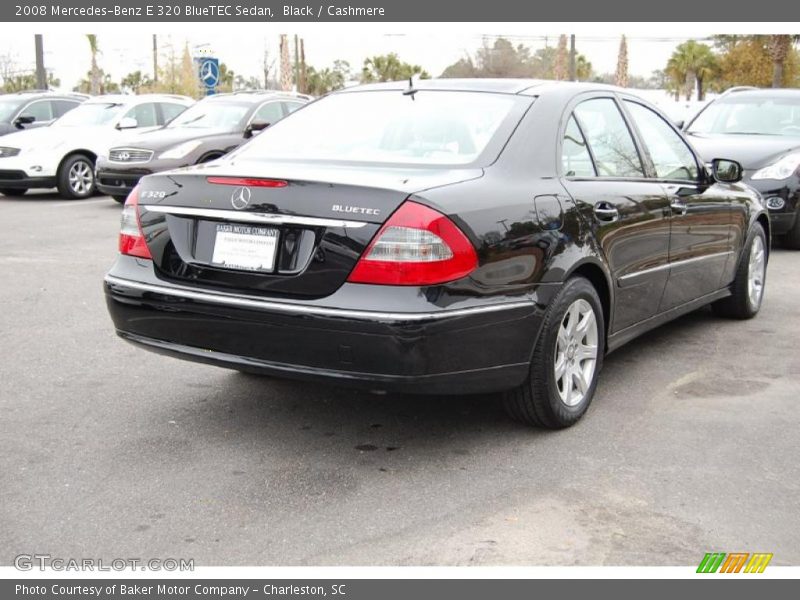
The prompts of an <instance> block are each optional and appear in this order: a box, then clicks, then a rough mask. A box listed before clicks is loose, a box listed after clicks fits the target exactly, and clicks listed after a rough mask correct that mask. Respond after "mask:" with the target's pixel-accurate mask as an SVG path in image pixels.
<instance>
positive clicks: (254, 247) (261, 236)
mask: <svg viewBox="0 0 800 600" xmlns="http://www.w3.org/2000/svg"><path fill="white" fill-rule="evenodd" d="M279 238H280V231H279V230H278V229H276V228H274V227H261V226H258V225H247V224H244V223H217V224H216V226H215V228H214V247H213V249H212V252H211V264H212V265H213V266H215V267H218V268H222V269H233V270H236V271H249V272H255V273H273V272H274V271H275V259H276V256H277V254H278V240H279Z"/></svg>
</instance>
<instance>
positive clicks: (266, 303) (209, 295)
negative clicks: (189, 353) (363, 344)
mask: <svg viewBox="0 0 800 600" xmlns="http://www.w3.org/2000/svg"><path fill="white" fill-rule="evenodd" d="M105 282H106V284H108V285H110V286H115V285H118V286H120V287H123V288H129V289H134V290H137V291H141V292H151V293H154V294H163V295H165V296H173V297H177V298H184V299H187V300H195V301H198V302H207V303H210V304H224V305H226V306H233V307H236V308H244V309H250V310H261V311H266V312H278V313H284V314H297V315H316V316H321V317H329V318H341V319H355V320H360V321H383V322H385V321H401V322H403V321H404V322H409V321H414V322H417V321H432V320H438V319H449V318H453V317H464V316H470V315H477V314H483V313H491V312H498V311H503V310H512V309H515V308H532V307H533V306H534V304H535V303H534V301H533V300H524V301H514V302H502V303H498V304H490V305H486V306H472V307H467V308H454V309H443V310H440V311H428V312H413V313H402V312H382V311H371V310H354V309H347V308H334V307H327V306H309V305H302V304H292V303H289V302H276V301H273V300H266V299H263V298H258V297H257V296H238V295H234V294H228V293H225V292H207V291H198V290H192V289H189V288H186V287H179V286H169V287H167V286H161V285H154V284H150V283H142V282H139V281H132V280H129V279H120V278H118V277H114V276H113V275H106V277H105Z"/></svg>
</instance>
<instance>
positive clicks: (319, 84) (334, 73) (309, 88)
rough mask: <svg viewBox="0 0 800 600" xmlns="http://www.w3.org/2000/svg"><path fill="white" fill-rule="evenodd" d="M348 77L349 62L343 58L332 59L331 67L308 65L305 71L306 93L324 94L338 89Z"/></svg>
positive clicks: (313, 94)
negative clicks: (320, 67)
mask: <svg viewBox="0 0 800 600" xmlns="http://www.w3.org/2000/svg"><path fill="white" fill-rule="evenodd" d="M349 78H350V63H348V62H347V61H345V60H337V61H334V63H333V67H332V68H327V67H326V68H324V69H319V70H317V69H315V68H314V67H308V69H307V72H306V89H305V93H306V94H311V95H312V96H324V95H325V94H328V93H330V92H332V91H334V90H340V89H342V88H343V87H344V84H345V83H346V82H347V80H348V79H349Z"/></svg>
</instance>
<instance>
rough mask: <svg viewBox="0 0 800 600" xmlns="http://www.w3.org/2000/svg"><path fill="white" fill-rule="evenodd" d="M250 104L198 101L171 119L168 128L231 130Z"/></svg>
mask: <svg viewBox="0 0 800 600" xmlns="http://www.w3.org/2000/svg"><path fill="white" fill-rule="evenodd" d="M251 106H252V105H250V104H242V103H233V102H230V103H228V102H225V103H223V102H215V101H212V102H198V103H197V104H195V105H194V106H192V107H191V108H188V109H186V110H185V111H184V112H182V113H181V114H180V115H179V116H177V117H176V118H175V119H173V120H172V121H171V122H170V124H169V125H167V127H168V128H170V129H174V128H178V127H180V128H191V129H225V130H233V129H236V128H237V127H238V125H239V124H240V123H241V122H242V119H244V116H245V115H246V114H247V111H248V110H249V109H250V107H251Z"/></svg>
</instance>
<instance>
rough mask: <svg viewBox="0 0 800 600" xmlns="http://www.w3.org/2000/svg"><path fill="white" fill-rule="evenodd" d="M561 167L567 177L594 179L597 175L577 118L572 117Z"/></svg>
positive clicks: (564, 144)
mask: <svg viewBox="0 0 800 600" xmlns="http://www.w3.org/2000/svg"><path fill="white" fill-rule="evenodd" d="M561 165H562V171H563V173H564V176H565V177H594V176H595V175H597V173H595V170H594V163H593V162H592V155H591V154H589V147H588V146H587V144H586V139H585V138H584V137H583V133H582V132H581V129H580V127H578V123H577V121H575V117H570V118H569V122H568V123H567V129H566V131H565V132H564V143H563V144H562V145H561Z"/></svg>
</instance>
